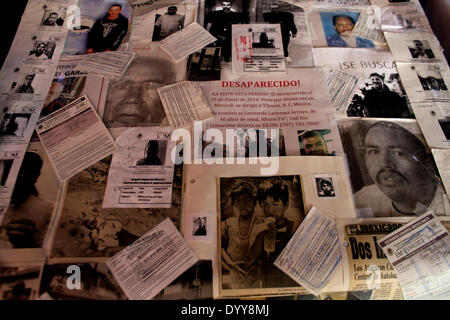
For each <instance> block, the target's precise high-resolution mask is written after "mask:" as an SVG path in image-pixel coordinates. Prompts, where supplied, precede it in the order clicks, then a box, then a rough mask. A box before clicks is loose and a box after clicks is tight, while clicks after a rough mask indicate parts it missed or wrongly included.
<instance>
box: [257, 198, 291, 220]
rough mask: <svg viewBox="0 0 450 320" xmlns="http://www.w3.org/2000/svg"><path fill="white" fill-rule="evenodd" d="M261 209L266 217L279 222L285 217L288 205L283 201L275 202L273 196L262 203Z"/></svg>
mask: <svg viewBox="0 0 450 320" xmlns="http://www.w3.org/2000/svg"><path fill="white" fill-rule="evenodd" d="M261 208H262V209H263V212H264V215H265V216H266V217H274V218H275V219H277V220H278V219H280V218H282V217H283V216H284V211H285V210H286V205H285V204H284V203H283V201H282V200H281V199H279V200H275V199H274V198H273V197H272V196H267V198H266V199H265V200H264V201H262V202H261Z"/></svg>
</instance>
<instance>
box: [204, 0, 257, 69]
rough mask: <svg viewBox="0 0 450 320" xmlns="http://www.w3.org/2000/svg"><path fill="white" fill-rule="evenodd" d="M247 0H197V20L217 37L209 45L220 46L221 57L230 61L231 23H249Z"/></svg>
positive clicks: (248, 4)
mask: <svg viewBox="0 0 450 320" xmlns="http://www.w3.org/2000/svg"><path fill="white" fill-rule="evenodd" d="M249 10H250V1H249V0H234V1H227V0H224V1H222V0H206V1H199V8H198V16H197V22H198V23H199V24H200V25H201V26H203V27H204V28H205V29H206V30H207V31H209V33H211V34H212V35H213V36H214V37H216V38H217V41H215V42H213V43H212V44H210V45H209V46H212V47H220V48H221V50H222V59H223V60H224V61H226V62H230V61H231V25H233V24H243V23H249Z"/></svg>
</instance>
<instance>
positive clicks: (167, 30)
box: [152, 6, 185, 41]
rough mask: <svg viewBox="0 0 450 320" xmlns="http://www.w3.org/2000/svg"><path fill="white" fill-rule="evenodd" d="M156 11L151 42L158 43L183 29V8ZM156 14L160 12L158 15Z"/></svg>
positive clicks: (173, 7) (175, 7)
mask: <svg viewBox="0 0 450 320" xmlns="http://www.w3.org/2000/svg"><path fill="white" fill-rule="evenodd" d="M160 10H161V9H158V10H157V13H156V17H155V26H154V29H153V38H152V41H159V40H162V39H164V38H167V37H168V36H170V35H171V34H173V33H175V32H177V31H178V30H181V29H183V28H184V19H185V7H184V6H169V7H167V8H164V9H163V10H162V11H160ZM158 12H161V14H160V13H158Z"/></svg>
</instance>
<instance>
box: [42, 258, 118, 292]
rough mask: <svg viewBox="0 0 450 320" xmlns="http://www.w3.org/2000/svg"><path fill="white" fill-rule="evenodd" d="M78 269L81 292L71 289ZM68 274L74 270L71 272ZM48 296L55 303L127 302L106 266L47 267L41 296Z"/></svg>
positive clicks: (68, 264) (70, 264)
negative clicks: (72, 278) (77, 301)
mask: <svg viewBox="0 0 450 320" xmlns="http://www.w3.org/2000/svg"><path fill="white" fill-rule="evenodd" d="M70 266H76V267H78V268H79V270H80V288H79V289H78V288H76V287H75V288H69V287H68V283H69V284H71V285H75V283H72V282H71V279H69V277H70V276H71V275H72V274H73V270H74V269H69V267H70ZM68 270H69V271H70V270H72V271H70V272H68ZM45 293H46V294H48V295H49V296H50V297H51V298H52V299H55V300H126V299H127V297H126V296H125V294H124V293H123V291H122V289H121V288H120V286H119V284H118V283H117V281H116V280H115V279H114V277H113V275H112V274H111V272H110V271H109V269H108V267H107V265H106V264H105V263H104V262H95V263H94V262H92V263H61V264H47V265H45V267H44V271H43V273H42V279H41V283H40V286H39V296H41V295H42V294H45Z"/></svg>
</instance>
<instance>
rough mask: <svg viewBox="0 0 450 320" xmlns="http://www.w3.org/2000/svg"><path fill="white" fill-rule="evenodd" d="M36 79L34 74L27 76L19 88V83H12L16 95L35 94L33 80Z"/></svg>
mask: <svg viewBox="0 0 450 320" xmlns="http://www.w3.org/2000/svg"><path fill="white" fill-rule="evenodd" d="M35 77H36V74H34V73H28V74H26V75H25V77H24V78H23V80H22V82H21V83H20V85H19V86H17V85H18V83H17V82H13V83H12V85H11V90H12V91H13V92H15V93H34V91H35V88H34V86H33V80H34V78H35Z"/></svg>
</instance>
